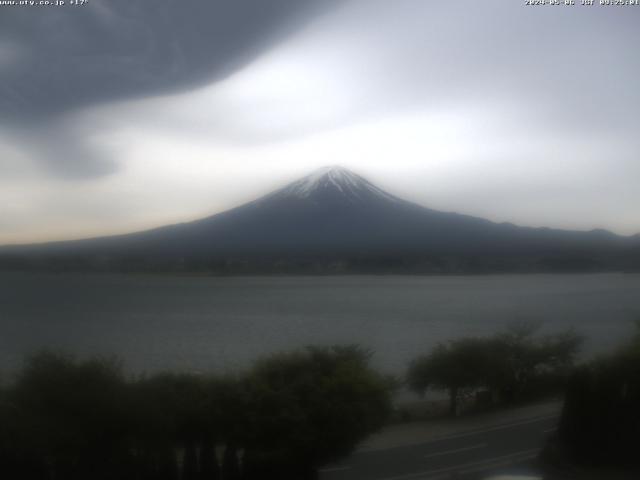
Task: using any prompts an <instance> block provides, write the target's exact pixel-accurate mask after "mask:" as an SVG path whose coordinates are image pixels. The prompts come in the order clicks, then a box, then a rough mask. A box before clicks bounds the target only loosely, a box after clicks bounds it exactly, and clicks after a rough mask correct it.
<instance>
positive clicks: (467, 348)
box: [407, 338, 492, 416]
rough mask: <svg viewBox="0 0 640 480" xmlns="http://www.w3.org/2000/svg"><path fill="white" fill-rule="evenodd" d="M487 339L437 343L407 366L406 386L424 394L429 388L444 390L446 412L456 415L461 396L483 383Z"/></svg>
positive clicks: (485, 372) (485, 371)
mask: <svg viewBox="0 0 640 480" xmlns="http://www.w3.org/2000/svg"><path fill="white" fill-rule="evenodd" d="M488 347H489V345H488V342H487V340H485V339H482V338H463V339H460V340H454V341H451V342H449V343H446V344H444V343H440V344H438V345H437V346H436V347H435V348H434V350H433V351H432V352H431V353H429V354H428V355H424V356H422V357H419V358H417V359H416V360H414V361H413V362H412V363H411V365H410V366H409V370H408V373H407V381H408V384H409V387H410V388H411V389H412V390H413V391H415V392H416V393H419V394H421V395H423V394H424V393H425V392H426V391H427V390H428V389H429V388H435V389H442V390H447V391H448V393H449V414H450V415H452V416H455V415H456V414H457V412H458V405H459V400H460V397H461V395H462V394H463V393H464V392H465V391H466V390H470V389H474V388H477V387H480V386H483V385H484V384H486V376H487V372H488V371H490V370H491V369H492V367H491V366H489V365H488V362H489V361H490V360H491V358H492V357H491V356H489V355H488V352H489V351H490V349H489V348H488Z"/></svg>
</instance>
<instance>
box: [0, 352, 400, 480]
mask: <svg viewBox="0 0 640 480" xmlns="http://www.w3.org/2000/svg"><path fill="white" fill-rule="evenodd" d="M368 360H369V355H368V353H367V352H365V351H363V350H362V349H359V348H358V347H353V346H349V347H332V348H308V349H306V350H303V351H297V352H292V353H286V354H278V355H273V356H271V357H268V358H265V359H263V360H261V361H259V362H258V363H257V364H256V365H255V366H254V368H253V369H251V370H250V371H249V372H248V373H247V374H245V375H243V376H241V377H225V378H220V377H212V376H195V375H189V374H161V375H156V376H152V377H148V378H139V379H134V380H127V379H125V377H124V376H123V374H122V370H121V368H120V366H119V365H118V363H117V362H114V361H111V360H99V359H92V360H88V361H77V360H75V359H73V358H72V357H69V356H65V355H60V354H54V353H40V354H38V355H35V356H33V357H31V358H30V359H29V360H28V361H27V363H26V366H25V368H24V369H23V371H22V372H21V373H20V375H19V377H18V378H17V380H16V382H15V383H14V384H13V385H11V386H10V387H9V388H5V390H4V391H3V392H2V395H1V397H0V426H1V430H0V471H1V472H2V477H3V478H16V479H18V478H19V479H23V480H40V479H64V480H74V479H88V478H90V479H92V480H101V479H104V480H107V479H125V480H126V479H141V480H142V479H145V480H146V479H149V480H151V479H162V480H165V479H166V480H170V479H171V480H173V479H183V480H196V479H198V480H199V479H209V480H211V479H222V480H237V479H248V480H250V479H257V478H259V479H266V478H278V479H285V480H286V479H296V480H298V479H311V478H315V477H316V476H317V469H318V467H319V466H321V465H324V464H326V463H327V462H331V461H334V460H337V459H339V458H341V457H343V456H345V455H347V454H349V453H350V452H351V451H352V449H353V448H354V447H355V445H356V444H357V442H358V441H359V440H361V439H362V438H364V437H365V436H367V435H368V434H370V433H371V432H373V431H375V430H377V429H378V428H379V427H380V426H381V425H383V423H384V421H385V420H386V418H387V416H388V414H389V411H390V388H389V383H388V382H387V381H386V379H384V378H382V377H381V376H380V375H379V374H377V373H376V372H374V371H373V370H371V368H370V367H369V365H368Z"/></svg>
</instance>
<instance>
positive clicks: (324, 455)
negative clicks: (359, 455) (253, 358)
mask: <svg viewBox="0 0 640 480" xmlns="http://www.w3.org/2000/svg"><path fill="white" fill-rule="evenodd" d="M369 357H370V354H369V353H368V352H366V351H364V350H362V349H360V348H359V347H356V346H347V347H308V348H307V349H306V350H302V351H296V352H292V353H285V354H277V355H272V356H270V357H267V358H265V359H263V360H262V361H260V362H258V364H257V365H256V366H255V368H254V369H253V371H252V372H251V373H250V375H249V378H248V379H247V384H246V386H247V391H248V398H249V399H250V403H249V405H248V406H247V415H248V416H249V418H250V421H249V428H248V430H247V437H246V438H245V445H244V446H245V449H246V453H245V462H244V463H245V468H246V472H245V473H246V475H247V476H246V478H281V479H305V478H316V476H317V469H318V467H320V466H321V465H324V464H326V463H328V462H332V461H336V460H338V459H340V458H342V457H344V456H346V455H348V454H349V453H351V452H352V450H353V449H354V448H355V446H356V444H357V443H358V442H359V441H360V440H362V439H363V438H364V437H365V436H367V435H368V434H370V433H372V432H373V431H375V430H377V429H378V428H380V427H381V426H382V425H383V422H384V421H385V419H386V418H387V415H388V414H389V413H390V392H389V386H388V384H387V382H386V380H385V379H384V378H383V377H382V376H380V375H379V374H377V373H376V372H374V371H373V370H372V369H371V368H370V367H369V365H368V363H369Z"/></svg>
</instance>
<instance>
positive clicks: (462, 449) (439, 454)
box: [424, 443, 487, 458]
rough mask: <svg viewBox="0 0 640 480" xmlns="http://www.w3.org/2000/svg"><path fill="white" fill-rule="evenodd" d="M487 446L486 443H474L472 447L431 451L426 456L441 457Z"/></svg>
mask: <svg viewBox="0 0 640 480" xmlns="http://www.w3.org/2000/svg"><path fill="white" fill-rule="evenodd" d="M486 446H487V444H486V443H479V444H478V445H472V446H470V447H462V448H456V449H453V450H445V451H443V452H436V453H430V454H429V455H425V456H424V458H431V457H440V456H442V455H449V454H451V453H458V452H466V451H467V450H476V449H478V448H484V447H486Z"/></svg>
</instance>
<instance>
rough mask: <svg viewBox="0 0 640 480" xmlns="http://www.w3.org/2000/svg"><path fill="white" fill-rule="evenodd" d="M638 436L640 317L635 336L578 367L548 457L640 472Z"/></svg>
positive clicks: (565, 462) (553, 460) (554, 460)
mask: <svg viewBox="0 0 640 480" xmlns="http://www.w3.org/2000/svg"><path fill="white" fill-rule="evenodd" d="M638 438H640V322H638V323H637V329H636V333H635V335H634V336H632V338H631V339H630V340H629V341H628V342H627V344H626V345H624V346H622V347H621V348H620V349H618V351H617V352H615V353H613V354H611V355H608V356H604V357H601V358H599V359H596V360H594V361H592V362H590V363H588V364H586V365H582V366H580V368H577V369H576V370H575V372H574V373H573V375H572V376H571V378H570V379H569V383H568V386H567V393H566V397H565V404H564V408H563V411H562V416H561V419H560V423H559V426H558V432H557V435H556V436H555V438H554V439H552V441H551V442H550V444H549V445H548V447H547V449H546V451H545V458H546V459H547V460H549V461H550V462H551V463H554V464H556V465H560V466H563V467H566V466H568V465H572V466H576V465H577V466H584V467H598V468H615V469H623V470H629V469H636V470H635V471H638V473H640V455H639V454H640V448H639V447H638V445H639V444H638ZM605 476H606V475H605ZM635 478H638V477H635Z"/></svg>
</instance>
